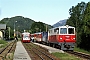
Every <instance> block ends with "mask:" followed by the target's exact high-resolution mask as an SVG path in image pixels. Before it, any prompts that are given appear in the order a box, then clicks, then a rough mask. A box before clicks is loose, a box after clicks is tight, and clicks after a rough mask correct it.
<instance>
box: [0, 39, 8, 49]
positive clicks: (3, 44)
mask: <svg viewBox="0 0 90 60" xmlns="http://www.w3.org/2000/svg"><path fill="white" fill-rule="evenodd" d="M0 44H1V46H0V48H2V47H5V46H7V42H6V41H5V40H0Z"/></svg>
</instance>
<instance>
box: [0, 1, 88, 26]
mask: <svg viewBox="0 0 90 60" xmlns="http://www.w3.org/2000/svg"><path fill="white" fill-rule="evenodd" d="M81 1H83V2H86V3H87V2H89V1H90V0H0V20H1V19H3V18H11V17H15V16H23V17H26V18H30V19H32V20H34V21H36V22H39V21H40V22H43V23H46V24H50V25H53V24H55V23H57V22H59V21H60V20H64V19H68V17H70V15H69V9H70V8H71V7H72V6H75V5H77V4H78V3H80V2H81Z"/></svg>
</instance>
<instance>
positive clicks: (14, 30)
mask: <svg viewBox="0 0 90 60" xmlns="http://www.w3.org/2000/svg"><path fill="white" fill-rule="evenodd" d="M16 22H17V21H15V22H14V37H15V36H16V34H15V23H16Z"/></svg>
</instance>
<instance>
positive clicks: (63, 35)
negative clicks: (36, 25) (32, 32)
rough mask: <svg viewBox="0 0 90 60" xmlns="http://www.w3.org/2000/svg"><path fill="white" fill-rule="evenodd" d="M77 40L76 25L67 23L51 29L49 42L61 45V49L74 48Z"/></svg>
mask: <svg viewBox="0 0 90 60" xmlns="http://www.w3.org/2000/svg"><path fill="white" fill-rule="evenodd" d="M75 42H76V35H75V27H72V26H68V25H66V26H59V27H56V28H52V29H49V33H48V43H52V44H54V45H58V46H60V48H61V50H73V48H74V46H75Z"/></svg>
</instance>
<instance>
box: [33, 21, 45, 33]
mask: <svg viewBox="0 0 90 60" xmlns="http://www.w3.org/2000/svg"><path fill="white" fill-rule="evenodd" d="M45 28H46V27H45V25H44V23H42V22H35V23H33V24H32V25H31V31H32V33H36V32H42V31H45Z"/></svg>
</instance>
